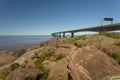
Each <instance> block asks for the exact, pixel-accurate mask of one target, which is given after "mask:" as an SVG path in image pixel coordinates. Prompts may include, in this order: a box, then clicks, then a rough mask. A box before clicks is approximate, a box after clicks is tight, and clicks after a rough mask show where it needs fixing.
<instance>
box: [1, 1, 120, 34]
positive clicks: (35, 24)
mask: <svg viewBox="0 0 120 80" xmlns="http://www.w3.org/2000/svg"><path fill="white" fill-rule="evenodd" d="M104 17H111V18H114V23H119V22H120V0H0V35H50V34H51V33H53V32H59V31H66V30H72V29H82V28H87V27H94V26H98V25H100V24H101V19H103V18H104ZM109 23H110V22H104V23H103V24H109Z"/></svg>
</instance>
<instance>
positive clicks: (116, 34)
mask: <svg viewBox="0 0 120 80" xmlns="http://www.w3.org/2000/svg"><path fill="white" fill-rule="evenodd" d="M100 35H105V36H108V37H112V38H118V39H120V32H102V33H100Z"/></svg>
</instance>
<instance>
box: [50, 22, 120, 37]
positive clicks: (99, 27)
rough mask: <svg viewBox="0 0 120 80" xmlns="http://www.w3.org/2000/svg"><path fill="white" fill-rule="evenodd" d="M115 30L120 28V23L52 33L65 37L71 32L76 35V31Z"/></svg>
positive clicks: (54, 35)
mask: <svg viewBox="0 0 120 80" xmlns="http://www.w3.org/2000/svg"><path fill="white" fill-rule="evenodd" d="M115 30H120V23H116V24H109V25H103V26H95V27H90V28H83V29H75V30H68V31H61V32H55V33H52V34H51V35H52V36H53V37H65V34H66V33H71V37H74V33H76V32H82V31H92V32H99V33H101V32H103V31H115Z"/></svg>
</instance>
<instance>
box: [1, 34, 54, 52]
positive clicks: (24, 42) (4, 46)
mask: <svg viewBox="0 0 120 80" xmlns="http://www.w3.org/2000/svg"><path fill="white" fill-rule="evenodd" d="M51 38H52V37H51V36H48V35H42V36H41V35H40V36H39V35H34V36H33V35H32V36H30V35H29V36H0V51H3V50H18V49H21V48H27V47H28V46H30V45H31V44H37V43H39V42H41V41H44V40H49V39H51Z"/></svg>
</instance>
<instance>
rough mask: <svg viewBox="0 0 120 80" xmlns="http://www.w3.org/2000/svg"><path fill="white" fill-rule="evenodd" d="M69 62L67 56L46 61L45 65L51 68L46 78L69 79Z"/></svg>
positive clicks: (53, 79)
mask: <svg viewBox="0 0 120 80" xmlns="http://www.w3.org/2000/svg"><path fill="white" fill-rule="evenodd" d="M67 64H68V63H67V60H66V58H63V59H60V60H58V61H55V62H54V61H53V62H52V61H49V60H46V61H44V62H43V65H44V67H45V68H48V69H49V75H48V77H47V79H46V80H68V79H67V75H68V70H67Z"/></svg>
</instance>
